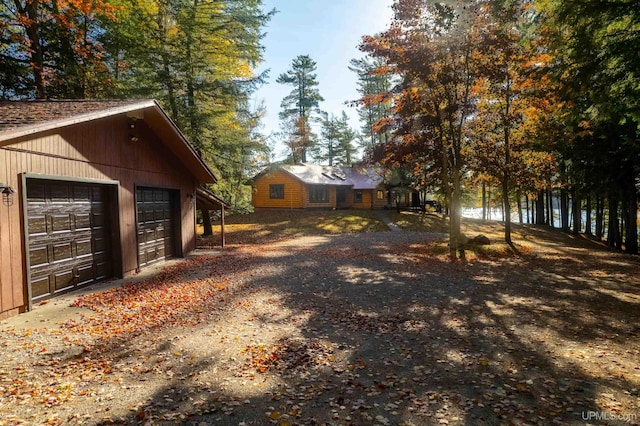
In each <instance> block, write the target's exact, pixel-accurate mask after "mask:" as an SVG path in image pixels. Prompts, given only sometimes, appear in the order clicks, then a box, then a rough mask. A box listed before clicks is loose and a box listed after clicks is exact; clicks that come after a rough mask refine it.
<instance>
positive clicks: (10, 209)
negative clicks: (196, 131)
mask: <svg viewBox="0 0 640 426" xmlns="http://www.w3.org/2000/svg"><path fill="white" fill-rule="evenodd" d="M215 182H216V178H215V176H214V175H213V173H212V172H211V170H209V168H208V167H207V166H206V165H205V164H204V163H203V161H202V160H201V159H200V157H199V156H198V155H197V154H196V152H195V151H194V150H193V149H192V148H191V146H190V145H189V143H188V141H187V140H186V139H185V137H184V135H183V134H182V133H181V132H180V130H179V129H178V128H177V127H176V125H175V124H174V123H173V122H172V121H171V120H170V119H169V117H168V116H167V115H166V113H165V112H164V111H163V110H162V108H161V107H160V106H159V105H158V104H157V103H156V102H155V101H153V100H129V101H85V100H79V101H24V102H0V192H1V193H2V200H1V203H0V317H7V316H10V315H14V314H17V313H20V312H23V311H25V310H28V309H30V308H31V306H32V304H33V303H36V302H39V301H41V300H44V299H47V298H50V297H53V296H55V295H57V294H59V293H62V292H67V291H70V290H74V289H77V288H79V287H82V286H87V285H90V284H93V283H96V282H99V281H102V280H106V279H108V278H112V277H126V276H128V275H130V274H132V273H134V272H136V271H139V270H140V269H142V268H145V267H147V266H148V265H151V264H153V263H155V262H159V261H162V260H163V259H166V258H169V257H181V256H183V255H185V254H186V253H188V252H190V251H192V250H193V249H194V248H195V244H196V235H195V211H196V208H197V206H196V204H197V203H198V204H199V203H201V202H204V203H205V204H206V208H207V209H209V208H212V207H214V206H218V207H220V208H222V207H223V204H222V202H221V201H220V200H219V199H216V198H215V197H214V196H213V197H212V196H211V195H210V194H206V192H203V191H201V190H200V187H201V184H204V183H215Z"/></svg>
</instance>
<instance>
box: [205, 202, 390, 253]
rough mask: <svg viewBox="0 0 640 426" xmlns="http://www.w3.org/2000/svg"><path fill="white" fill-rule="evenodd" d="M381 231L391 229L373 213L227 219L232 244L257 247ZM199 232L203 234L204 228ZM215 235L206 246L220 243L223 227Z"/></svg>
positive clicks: (284, 214)
mask: <svg viewBox="0 0 640 426" xmlns="http://www.w3.org/2000/svg"><path fill="white" fill-rule="evenodd" d="M382 231H388V228H387V227H386V225H385V224H384V223H382V222H381V221H380V219H379V218H378V216H377V215H376V214H375V212H373V211H371V210H326V211H325V210H267V211H259V212H255V213H250V214H244V215H231V216H228V217H226V218H225V234H226V240H227V242H228V243H231V244H258V243H263V242H269V241H274V240H279V239H283V238H292V237H299V236H303V235H326V234H345V233H359V232H382ZM197 232H198V235H202V232H203V230H202V226H201V225H198V229H197ZM213 233H214V236H213V237H212V238H209V239H207V241H205V242H204V246H206V245H218V244H219V239H220V236H219V235H220V224H215V225H214V226H213ZM201 242H202V241H201ZM199 246H203V244H199Z"/></svg>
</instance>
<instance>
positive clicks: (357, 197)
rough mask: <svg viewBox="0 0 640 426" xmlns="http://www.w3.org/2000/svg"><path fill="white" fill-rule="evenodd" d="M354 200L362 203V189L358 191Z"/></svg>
mask: <svg viewBox="0 0 640 426" xmlns="http://www.w3.org/2000/svg"><path fill="white" fill-rule="evenodd" d="M354 202H355V203H359V204H362V191H356V192H355V195H354Z"/></svg>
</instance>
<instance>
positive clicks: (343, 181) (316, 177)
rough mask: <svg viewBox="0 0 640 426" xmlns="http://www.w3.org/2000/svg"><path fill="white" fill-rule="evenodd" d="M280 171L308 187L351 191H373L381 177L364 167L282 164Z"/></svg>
mask: <svg viewBox="0 0 640 426" xmlns="http://www.w3.org/2000/svg"><path fill="white" fill-rule="evenodd" d="M273 169H274V168H268V169H266V170H264V171H263V172H261V173H260V174H258V175H257V176H256V177H254V180H255V179H256V178H257V177H259V176H262V175H264V174H266V173H268V172H269V171H271V170H273ZM275 169H276V170H277V169H281V170H284V171H285V172H287V173H289V174H291V175H293V176H294V177H296V178H297V179H299V180H301V181H302V182H304V183H305V184H308V185H334V186H346V187H352V188H353V189H375V188H377V187H378V185H380V184H381V183H382V181H383V177H382V175H381V174H380V173H378V171H376V170H375V168H373V167H364V166H354V167H346V166H322V165H319V164H306V163H302V164H282V165H279V166H276V167H275Z"/></svg>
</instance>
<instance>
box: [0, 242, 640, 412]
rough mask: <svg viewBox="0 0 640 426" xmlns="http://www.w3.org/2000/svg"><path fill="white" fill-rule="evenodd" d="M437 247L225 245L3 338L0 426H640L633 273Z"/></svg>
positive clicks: (577, 251)
mask: <svg viewBox="0 0 640 426" xmlns="http://www.w3.org/2000/svg"><path fill="white" fill-rule="evenodd" d="M442 238H443V236H440V235H435V234H427V233H411V232H394V233H391V232H385V233H369V234H353V235H334V236H314V237H303V238H296V239H291V240H285V241H279V242H274V243H271V244H260V245H252V246H235V247H234V246H232V247H230V248H228V249H226V250H225V251H224V252H217V251H214V252H201V253H200V254H199V255H198V256H195V257H193V258H191V259H188V260H185V261H180V262H177V263H175V262H174V263H172V265H171V266H170V267H168V268H167V269H165V271H164V272H162V273H161V274H159V275H156V276H152V277H148V278H146V279H144V280H142V281H139V282H137V283H135V284H132V285H125V286H123V287H116V288H113V289H110V290H107V291H105V292H98V293H92V294H87V295H84V296H81V297H80V298H79V299H77V300H75V299H74V300H75V302H74V305H75V307H65V308H64V309H60V315H61V317H60V319H59V321H57V322H56V321H52V322H48V323H46V324H43V326H39V325H36V324H33V322H31V323H26V325H25V321H29V319H33V318H37V315H38V312H39V310H44V309H51V307H50V306H42V307H37V308H36V309H35V310H34V311H33V312H31V313H28V314H25V315H21V316H19V317H16V318H11V319H9V320H6V321H3V323H2V327H1V329H2V338H1V340H2V344H3V345H4V347H5V349H4V355H3V357H2V360H0V419H1V420H0V424H21V423H24V424H40V423H44V422H48V423H49V424H174V423H176V422H184V423H187V424H228V425H251V424H255V425H261V424H279V425H291V424H301V425H309V424H336V425H350V424H353V425H369V424H383V425H385V424H394V425H396V424H405V425H423V424H479V425H482V424H502V423H505V424H506V423H509V422H513V423H515V424H544V425H546V424H551V423H554V422H555V423H558V424H583V423H586V422H590V423H592V424H597V423H606V424H625V425H626V424H634V423H636V424H637V423H638V422H640V391H639V389H640V370H639V360H640V332H639V330H640V327H639V326H640V309H639V308H640V282H639V278H638V271H639V270H640V262H639V261H638V258H637V257H630V256H624V255H621V254H615V253H610V252H604V251H600V250H595V251H590V250H587V249H585V248H584V247H582V246H570V247H564V246H563V245H558V244H552V243H547V242H543V243H542V244H537V243H533V242H532V243H531V246H530V251H529V252H528V253H524V254H523V255H522V256H520V257H516V256H514V255H505V256H499V257H498V256H497V257H487V258H479V259H476V260H474V261H472V262H468V263H452V262H450V261H449V260H448V259H447V258H446V257H445V256H444V255H440V254H438V252H437V251H434V249H433V243H434V242H437V241H440V240H441V239H442ZM52 303H58V302H52ZM596 416H599V417H596ZM603 419H606V420H603Z"/></svg>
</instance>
